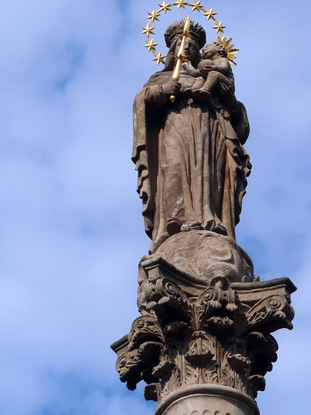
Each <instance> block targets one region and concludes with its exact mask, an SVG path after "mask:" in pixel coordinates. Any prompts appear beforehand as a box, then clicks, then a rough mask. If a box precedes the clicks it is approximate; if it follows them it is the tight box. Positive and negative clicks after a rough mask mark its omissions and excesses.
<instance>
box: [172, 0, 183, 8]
mask: <svg viewBox="0 0 311 415" xmlns="http://www.w3.org/2000/svg"><path fill="white" fill-rule="evenodd" d="M174 4H175V5H176V6H177V9H180V8H181V7H182V8H183V9H184V8H185V1H184V0H177V1H176V3H174Z"/></svg>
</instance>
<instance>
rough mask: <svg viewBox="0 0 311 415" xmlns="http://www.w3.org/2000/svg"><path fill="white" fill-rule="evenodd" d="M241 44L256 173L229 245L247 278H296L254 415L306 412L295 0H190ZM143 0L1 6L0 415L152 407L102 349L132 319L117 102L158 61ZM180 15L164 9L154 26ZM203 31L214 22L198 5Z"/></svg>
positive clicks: (301, 36) (305, 225)
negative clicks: (246, 264) (149, 44)
mask: <svg viewBox="0 0 311 415" xmlns="http://www.w3.org/2000/svg"><path fill="white" fill-rule="evenodd" d="M202 4H203V5H204V6H205V7H206V8H211V7H213V8H214V11H216V12H217V13H218V15H217V17H218V20H223V22H224V24H225V26H227V29H226V31H225V33H226V35H227V36H229V37H233V40H234V43H235V45H236V46H237V47H238V48H239V49H240V53H239V54H238V66H237V67H236V68H234V74H235V79H236V94H237V97H238V99H240V100H241V101H242V102H243V103H244V104H245V105H246V107H247V110H248V115H249V119H250V123H251V135H250V138H249V140H248V142H247V143H246V146H245V147H246V149H247V151H248V153H249V154H250V155H251V161H252V164H253V172H252V175H251V176H250V178H249V187H248V192H247V195H246V197H245V199H244V204H243V212H242V216H241V223H240V224H239V225H238V227H237V240H238V243H239V244H240V245H241V246H242V247H243V248H244V249H245V250H246V251H247V252H248V254H249V255H250V256H251V258H252V259H253V262H254V265H255V272H256V273H257V274H258V275H260V277H261V279H262V280H268V279H272V278H278V277H283V276H288V277H290V278H291V279H292V281H293V282H294V283H295V284H296V285H297V287H298V291H297V293H295V294H293V297H292V299H293V305H294V308H295V310H296V317H295V320H294V326H295V328H294V330H293V331H292V332H289V331H286V330H282V331H280V332H278V333H276V335H275V337H276V339H277V341H278V343H279V346H280V350H279V353H278V354H279V360H278V362H277V363H276V364H275V365H274V370H273V372H272V373H270V374H268V375H267V377H266V379H267V388H266V391H265V392H264V393H260V395H259V398H258V404H259V407H260V409H261V412H262V414H265V415H272V414H274V413H275V412H278V413H282V414H283V415H289V414H292V413H296V412H300V413H307V411H308V409H309V404H308V396H309V394H308V392H310V391H309V379H308V378H307V375H308V373H309V371H310V369H311V368H310V359H309V347H308V344H309V342H310V341H311V332H310V320H311V315H310V314H311V313H310V307H309V306H308V305H309V302H310V299H309V290H310V289H311V283H310V278H311V277H310V270H311V259H310V258H311V256H310V251H311V192H310V190H311V178H310V168H309V164H310V136H311V134H310V133H311V124H310V115H309V111H308V108H309V100H310V98H309V94H310V79H311V78H310V74H309V70H310V45H309V31H308V26H309V19H310V13H311V3H310V2H309V1H303V0H296V1H295V2H294V1H287V0H282V1H281V0H274V1H273V2H271V1H261V2H253V1H252V2H250V1H244V0H241V1H239V2H232V0H223V1H216V0H215V1H214V2H209V1H205V0H203V1H202ZM157 7H158V2H156V1H153V0H152V1H151V0H144V1H141V0H127V1H117V0H115V1H110V2H108V1H107V0H88V1H86V0H84V1H82V0H53V1H49V2H46V1H42V0H41V1H39V0H27V1H26V0H10V1H8V0H1V1H0V15H1V25H0V51H1V64H0V91H1V93H0V338H1V342H0V413H1V414H4V415H69V414H70V415H72V414H75V415H115V414H118V415H134V414H135V415H136V414H142V413H144V414H153V412H154V408H155V405H154V404H153V403H150V402H144V399H143V397H142V387H139V388H138V391H135V392H129V391H127V390H126V387H125V385H123V384H121V382H120V381H119V380H118V375H117V372H115V370H114V364H115V355H114V353H113V352H112V351H111V350H110V348H109V345H110V344H111V343H112V342H113V341H115V340H117V339H119V338H120V337H122V336H123V335H124V334H125V333H127V332H128V331H129V329H130V326H131V323H132V321H133V320H134V319H135V318H136V317H137V315H138V313H137V308H136V289H137V282H136V281H137V264H138V262H139V260H140V258H141V257H142V256H143V255H145V254H146V252H147V250H148V247H149V240H148V238H147V237H146V236H145V235H144V226H143V219H142V217H141V204H140V200H139V198H138V195H137V194H136V191H135V189H136V172H135V171H134V165H132V163H131V161H130V155H131V146H132V103H133V99H134V96H135V94H136V93H137V92H138V91H139V90H140V88H141V86H142V85H143V84H144V83H145V82H146V80H147V79H148V77H149V76H150V75H151V74H152V73H154V72H155V71H156V70H157V69H158V68H157V66H156V64H155V63H154V62H152V59H151V55H150V54H148V53H147V51H146V49H145V48H144V47H143V46H144V41H145V39H144V37H143V36H142V35H141V34H140V33H141V26H144V25H145V24H146V22H147V20H146V17H147V11H152V10H153V9H154V8H157ZM184 16H185V14H183V13H182V12H180V13H178V12H176V11H174V12H170V13H169V14H168V15H167V16H164V17H163V19H161V22H160V23H159V24H157V26H156V39H155V40H156V41H157V43H159V50H161V52H162V53H163V54H165V47H164V42H163V41H162V35H163V31H164V30H165V27H166V26H168V25H169V24H170V23H171V22H172V21H174V20H177V19H179V18H182V17H184ZM192 17H195V20H197V21H199V22H200V23H202V24H204V26H205V28H206V31H207V37H208V39H210V41H213V40H214V39H215V33H214V30H213V29H211V25H209V23H207V22H206V23H205V20H204V18H203V16H202V15H199V14H198V13H196V14H193V15H192Z"/></svg>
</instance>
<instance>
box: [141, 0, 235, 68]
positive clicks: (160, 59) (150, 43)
mask: <svg viewBox="0 0 311 415" xmlns="http://www.w3.org/2000/svg"><path fill="white" fill-rule="evenodd" d="M159 6H160V8H159V9H158V10H153V11H152V12H148V16H147V19H148V20H149V22H148V24H147V26H146V27H143V28H142V29H143V31H142V34H143V35H145V34H146V35H147V43H146V45H145V48H147V49H148V52H152V53H153V55H154V59H153V60H154V61H155V62H157V64H158V65H159V64H160V63H163V64H165V61H164V59H165V58H166V56H163V55H162V54H161V52H159V53H157V51H156V46H158V44H157V43H155V42H154V40H153V39H151V38H150V35H154V27H152V26H151V24H152V23H154V22H155V21H156V20H157V21H159V17H160V15H161V13H162V12H164V13H165V14H166V13H167V12H168V11H171V10H172V9H171V8H172V7H173V6H176V7H177V9H180V8H182V9H185V6H188V7H191V8H192V11H193V12H194V11H198V12H199V13H201V11H202V12H203V16H205V17H206V18H207V20H210V19H212V20H213V21H214V23H215V26H213V29H215V30H216V33H219V36H218V38H217V42H218V43H220V44H221V45H223V46H224V48H225V49H226V51H227V55H228V61H229V62H230V63H231V65H236V63H235V62H234V59H236V56H235V54H236V53H237V52H239V49H235V48H234V45H233V44H231V40H232V38H230V39H229V40H227V39H226V38H225V36H224V29H225V28H226V26H224V25H223V23H222V21H221V22H218V21H217V20H216V18H215V16H216V14H217V13H215V12H214V11H213V9H210V10H207V9H205V8H204V7H203V6H202V5H201V0H198V1H196V0H193V3H192V4H191V3H188V2H186V1H185V0H176V1H175V3H166V2H165V0H163V3H162V4H159Z"/></svg>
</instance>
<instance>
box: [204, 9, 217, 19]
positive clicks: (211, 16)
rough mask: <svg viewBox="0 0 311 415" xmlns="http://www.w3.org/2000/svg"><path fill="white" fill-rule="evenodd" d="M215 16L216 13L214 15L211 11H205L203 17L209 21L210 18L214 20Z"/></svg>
mask: <svg viewBox="0 0 311 415" xmlns="http://www.w3.org/2000/svg"><path fill="white" fill-rule="evenodd" d="M216 14H217V13H214V12H213V9H211V10H207V12H206V13H204V14H203V16H206V17H207V20H209V19H211V18H212V19H214V16H216Z"/></svg>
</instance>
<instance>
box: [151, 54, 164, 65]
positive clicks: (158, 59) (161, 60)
mask: <svg viewBox="0 0 311 415" xmlns="http://www.w3.org/2000/svg"><path fill="white" fill-rule="evenodd" d="M164 59H165V56H162V55H161V52H160V53H159V54H158V55H155V58H154V59H153V60H154V61H155V62H157V64H158V65H159V64H160V63H165V62H164Z"/></svg>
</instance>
